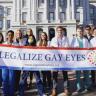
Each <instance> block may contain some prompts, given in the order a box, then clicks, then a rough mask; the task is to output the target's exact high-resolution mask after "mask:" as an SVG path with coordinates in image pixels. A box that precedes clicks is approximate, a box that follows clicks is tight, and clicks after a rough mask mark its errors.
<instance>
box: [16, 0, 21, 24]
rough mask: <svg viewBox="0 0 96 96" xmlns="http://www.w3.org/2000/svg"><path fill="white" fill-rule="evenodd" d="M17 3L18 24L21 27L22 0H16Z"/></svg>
mask: <svg viewBox="0 0 96 96" xmlns="http://www.w3.org/2000/svg"><path fill="white" fill-rule="evenodd" d="M16 1H17V4H16V5H17V11H16V16H17V17H16V18H17V19H16V23H17V25H20V22H21V0H16Z"/></svg>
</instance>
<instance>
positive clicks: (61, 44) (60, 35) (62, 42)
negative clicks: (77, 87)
mask: <svg viewBox="0 0 96 96" xmlns="http://www.w3.org/2000/svg"><path fill="white" fill-rule="evenodd" d="M64 30H65V29H64V28H63V27H62V26H58V27H57V28H56V36H55V37H54V38H53V39H52V40H51V44H50V46H51V47H58V48H66V47H69V40H68V38H67V36H64ZM62 72H63V78H64V96H68V94H69V92H68V74H67V71H62ZM57 77H58V71H53V89H52V96H56V89H57Z"/></svg>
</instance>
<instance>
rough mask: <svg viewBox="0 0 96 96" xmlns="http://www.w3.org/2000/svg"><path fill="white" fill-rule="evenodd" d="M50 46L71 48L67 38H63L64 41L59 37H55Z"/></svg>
mask: <svg viewBox="0 0 96 96" xmlns="http://www.w3.org/2000/svg"><path fill="white" fill-rule="evenodd" d="M59 43H61V44H59ZM50 46H51V47H69V40H68V38H67V37H65V36H63V38H62V39H58V38H57V37H54V38H53V39H52V40H51V42H50Z"/></svg>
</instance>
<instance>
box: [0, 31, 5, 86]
mask: <svg viewBox="0 0 96 96" xmlns="http://www.w3.org/2000/svg"><path fill="white" fill-rule="evenodd" d="M3 42H4V37H3V34H2V33H0V44H2V43H3ZM1 86H2V69H0V87H1Z"/></svg>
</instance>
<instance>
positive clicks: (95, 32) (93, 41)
mask: <svg viewBox="0 0 96 96" xmlns="http://www.w3.org/2000/svg"><path fill="white" fill-rule="evenodd" d="M93 36H94V38H92V39H91V40H90V45H91V47H93V48H94V47H95V48H96V27H94V29H93ZM92 74H93V75H92ZM95 74H96V71H95V70H94V71H91V75H92V85H93V87H96V75H95Z"/></svg>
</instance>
